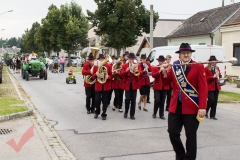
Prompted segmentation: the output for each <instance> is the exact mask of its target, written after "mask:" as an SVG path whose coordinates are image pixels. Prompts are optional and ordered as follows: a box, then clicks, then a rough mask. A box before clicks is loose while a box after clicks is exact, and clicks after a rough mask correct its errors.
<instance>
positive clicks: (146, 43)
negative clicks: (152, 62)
mask: <svg viewBox="0 0 240 160" xmlns="http://www.w3.org/2000/svg"><path fill="white" fill-rule="evenodd" d="M161 46H167V39H166V38H165V37H153V48H155V47H161ZM148 53H150V37H144V38H143V41H142V43H141V44H140V46H139V49H138V51H137V53H136V55H137V56H140V55H141V54H146V55H148Z"/></svg>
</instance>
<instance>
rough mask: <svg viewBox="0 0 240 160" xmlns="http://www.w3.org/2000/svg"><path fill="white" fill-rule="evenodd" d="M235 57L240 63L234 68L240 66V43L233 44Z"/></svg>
mask: <svg viewBox="0 0 240 160" xmlns="http://www.w3.org/2000/svg"><path fill="white" fill-rule="evenodd" d="M233 57H235V58H237V59H238V63H237V64H235V65H234V66H240V43H235V44H233Z"/></svg>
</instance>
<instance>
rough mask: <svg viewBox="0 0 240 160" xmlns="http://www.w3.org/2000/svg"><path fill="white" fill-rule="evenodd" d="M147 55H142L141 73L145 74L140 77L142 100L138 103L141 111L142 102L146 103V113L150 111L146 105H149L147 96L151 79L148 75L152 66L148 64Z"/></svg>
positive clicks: (144, 108)
mask: <svg viewBox="0 0 240 160" xmlns="http://www.w3.org/2000/svg"><path fill="white" fill-rule="evenodd" d="M146 59H147V57H146V54H142V55H141V62H140V63H139V64H138V65H139V68H141V71H142V72H143V74H142V75H141V76H140V84H141V88H140V95H141V96H140V98H139V101H138V108H139V109H140V110H141V102H142V100H143V102H144V107H143V110H144V111H146V112H147V111H148V110H147V108H146V104H147V95H148V94H149V92H150V79H149V76H148V73H150V72H151V65H150V63H149V62H146Z"/></svg>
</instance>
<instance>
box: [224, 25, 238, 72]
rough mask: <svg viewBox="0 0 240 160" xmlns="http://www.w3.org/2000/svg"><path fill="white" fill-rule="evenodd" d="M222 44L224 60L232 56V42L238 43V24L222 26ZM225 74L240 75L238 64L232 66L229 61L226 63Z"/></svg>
mask: <svg viewBox="0 0 240 160" xmlns="http://www.w3.org/2000/svg"><path fill="white" fill-rule="evenodd" d="M220 31H221V32H222V45H223V48H224V50H225V55H226V58H225V59H226V60H230V58H232V57H233V44H234V43H240V26H235V27H234V26H233V27H222V28H221V29H220ZM226 65H227V66H226V69H227V70H226V74H227V75H234V76H240V66H232V65H231V64H230V63H227V64H226Z"/></svg>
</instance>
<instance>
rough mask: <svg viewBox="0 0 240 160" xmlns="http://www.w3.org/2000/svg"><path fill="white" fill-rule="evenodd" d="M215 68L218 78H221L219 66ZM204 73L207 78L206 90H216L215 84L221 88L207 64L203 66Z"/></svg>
mask: <svg viewBox="0 0 240 160" xmlns="http://www.w3.org/2000/svg"><path fill="white" fill-rule="evenodd" d="M216 69H217V70H218V72H219V78H222V75H221V72H220V69H219V67H216ZM204 70H205V73H206V78H207V85H208V91H216V86H217V89H218V90H221V87H220V85H219V83H218V79H217V78H214V77H213V76H214V74H213V72H212V71H211V70H209V69H208V66H206V67H205V68H204Z"/></svg>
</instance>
